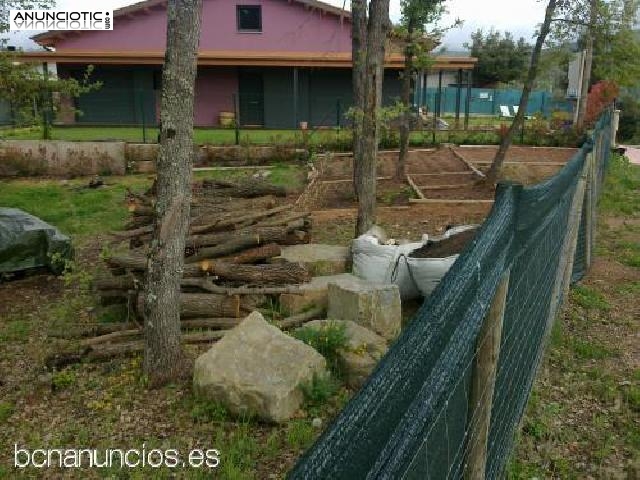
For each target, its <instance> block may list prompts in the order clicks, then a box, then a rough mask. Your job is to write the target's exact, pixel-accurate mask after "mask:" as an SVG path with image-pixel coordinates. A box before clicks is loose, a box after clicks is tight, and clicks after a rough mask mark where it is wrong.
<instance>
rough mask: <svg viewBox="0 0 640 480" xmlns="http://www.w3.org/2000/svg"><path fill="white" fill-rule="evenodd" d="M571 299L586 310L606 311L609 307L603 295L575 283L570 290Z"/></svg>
mask: <svg viewBox="0 0 640 480" xmlns="http://www.w3.org/2000/svg"><path fill="white" fill-rule="evenodd" d="M571 298H572V300H573V301H574V302H575V303H576V304H578V305H580V306H581V307H582V308H584V309H586V310H602V311H605V312H606V311H608V310H609V309H610V308H611V305H609V302H607V300H606V299H605V298H604V296H603V295H602V294H601V293H599V292H596V291H595V290H593V289H591V288H589V287H584V286H581V285H577V286H576V287H575V288H574V289H573V290H572V291H571Z"/></svg>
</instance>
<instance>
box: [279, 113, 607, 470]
mask: <svg viewBox="0 0 640 480" xmlns="http://www.w3.org/2000/svg"><path fill="white" fill-rule="evenodd" d="M610 125H611V122H610V116H609V113H607V114H605V115H603V117H602V119H601V120H600V122H598V125H597V127H596V130H595V133H594V135H593V139H592V141H590V142H588V143H587V144H585V145H584V146H583V148H582V149H581V150H580V151H579V152H578V153H577V154H576V155H575V156H574V157H573V158H572V159H571V160H570V161H569V162H568V163H567V165H566V166H565V167H564V168H563V169H562V170H561V171H560V172H559V173H558V174H557V175H556V176H554V177H553V178H551V179H549V180H548V181H546V182H544V183H541V184H538V185H535V186H533V187H522V186H520V185H513V184H501V185H499V187H498V189H497V191H496V201H495V204H494V207H493V209H492V211H491V213H490V215H489V217H488V218H487V219H486V221H485V222H484V224H483V225H482V227H481V228H480V230H479V232H478V234H477V236H476V238H475V239H474V241H473V242H472V244H471V245H469V246H468V247H467V249H466V251H465V252H463V254H462V255H460V257H459V258H458V260H457V261H456V263H455V264H454V266H453V267H452V268H451V270H450V271H449V272H448V274H447V275H446V276H445V277H444V278H443V280H442V281H441V283H440V285H439V286H438V288H437V289H436V290H435V291H434V292H433V294H432V295H431V296H430V297H429V298H428V299H427V300H426V301H425V303H424V305H423V306H422V308H421V309H420V311H419V312H418V314H417V315H416V317H415V318H414V320H413V321H412V322H411V323H410V324H409V326H408V327H407V328H406V329H405V330H404V332H403V333H402V335H401V336H400V338H399V339H398V340H397V342H396V343H395V344H394V345H393V347H392V348H391V349H390V350H389V352H388V354H387V355H386V357H385V358H384V359H383V360H382V361H381V362H380V364H379V365H378V367H377V369H376V370H375V372H374V373H373V374H372V375H371V377H370V378H369V380H368V382H367V383H366V384H365V386H364V387H363V388H362V390H361V391H360V392H359V393H358V394H357V395H356V397H354V399H353V400H352V401H351V402H349V404H348V405H347V406H346V408H345V409H344V410H343V412H342V413H341V414H340V415H339V416H338V418H337V419H336V420H335V421H334V422H333V424H332V425H331V426H330V427H329V428H328V429H327V431H325V432H324V434H323V435H322V436H321V437H320V438H319V439H318V441H317V442H316V444H315V445H314V446H313V447H312V448H311V449H310V450H309V451H307V452H306V454H305V455H304V456H303V457H302V458H301V459H300V461H299V462H298V464H297V465H296V466H295V468H294V469H293V471H292V472H291V474H290V478H292V479H349V480H353V479H358V478H372V479H373V478H375V479H429V478H431V479H444V478H462V477H463V473H464V468H465V462H466V459H467V454H468V451H469V447H470V445H472V444H473V442H474V441H475V438H470V435H471V432H472V431H474V430H473V426H474V424H475V422H477V420H478V419H477V417H476V415H474V412H473V411H470V410H469V406H468V405H469V395H470V391H469V389H470V380H471V374H472V371H473V367H474V356H475V351H476V350H475V349H476V345H477V344H478V343H479V342H481V341H483V339H479V338H478V336H479V332H480V329H481V326H482V323H483V320H484V318H485V315H486V313H487V311H488V309H489V307H490V304H491V301H492V298H493V296H494V293H495V291H496V288H497V285H498V284H499V282H500V280H501V278H502V277H503V275H504V274H505V272H506V271H507V270H510V272H511V273H510V282H509V289H508V293H507V303H506V310H505V317H504V325H503V332H502V341H501V350H500V357H499V361H498V370H497V374H496V386H495V392H494V395H493V404H492V415H491V422H490V429H489V444H488V458H487V464H486V474H487V478H499V477H500V476H501V475H502V473H503V471H504V467H505V465H506V461H507V459H508V456H509V454H510V452H511V448H512V445H513V439H514V433H515V431H516V429H517V427H518V425H519V423H520V420H521V418H522V415H523V412H524V408H525V406H526V403H527V400H528V397H529V393H530V391H531V386H532V382H533V379H534V377H535V374H536V371H537V367H538V364H539V362H540V359H541V356H542V353H543V351H544V339H545V335H546V333H547V331H548V330H547V329H548V325H547V323H548V322H547V319H548V318H549V316H550V313H551V314H553V312H554V311H555V310H554V307H555V306H556V305H552V304H551V302H552V297H553V295H552V290H553V288H554V283H555V278H556V272H557V270H558V267H559V262H560V258H561V257H560V253H561V250H562V244H563V241H564V238H565V233H566V232H567V225H568V221H569V218H570V209H571V203H572V198H573V195H574V192H575V191H576V188H577V185H578V181H579V179H580V177H581V173H582V171H583V167H584V165H585V160H586V158H587V154H588V153H589V152H591V150H592V149H593V145H594V144H596V143H597V142H601V144H600V145H601V147H602V148H600V149H599V150H598V151H599V152H601V156H602V157H601V158H598V159H596V164H597V169H596V170H597V173H596V175H595V176H596V182H594V183H595V187H594V189H595V192H594V193H596V194H597V191H598V190H599V185H600V183H601V182H602V178H603V175H604V168H605V167H606V164H607V161H608V152H609V143H608V142H609V140H608V139H609V138H610V133H611V132H610ZM585 211H586V210H585ZM581 223H582V224H583V225H581V227H580V229H579V236H580V237H581V240H580V241H579V242H578V243H579V247H580V249H581V250H579V251H577V252H576V256H575V267H574V272H573V273H574V275H573V276H574V278H579V276H580V275H582V274H583V272H584V265H585V255H584V254H585V251H584V240H583V238H582V237H584V235H585V230H584V223H585V221H584V218H583V221H582V222H581ZM483 393H484V392H483Z"/></svg>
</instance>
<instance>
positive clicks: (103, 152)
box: [0, 140, 126, 177]
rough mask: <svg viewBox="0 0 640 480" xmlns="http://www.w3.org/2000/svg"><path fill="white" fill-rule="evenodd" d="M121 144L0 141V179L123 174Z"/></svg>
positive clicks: (123, 145) (123, 150)
mask: <svg viewBox="0 0 640 480" xmlns="http://www.w3.org/2000/svg"><path fill="white" fill-rule="evenodd" d="M125 170H126V163H125V143H124V142H64V141H57V140H56V141H53V140H48V141H45V140H3V141H0V177H2V176H4V177H13V176H40V175H43V176H59V177H78V176H82V175H124V174H125Z"/></svg>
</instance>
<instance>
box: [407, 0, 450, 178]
mask: <svg viewBox="0 0 640 480" xmlns="http://www.w3.org/2000/svg"><path fill="white" fill-rule="evenodd" d="M443 3H444V0H402V1H401V2H400V6H401V9H402V18H401V21H400V25H399V28H397V29H396V33H397V36H398V37H400V39H401V40H402V43H403V44H404V70H403V72H402V95H401V101H402V106H403V115H402V118H401V124H400V154H399V155H398V164H397V167H396V173H395V177H396V179H397V180H402V179H404V177H405V173H406V172H405V170H406V167H405V166H406V160H407V154H408V152H409V136H410V134H411V115H412V112H411V106H412V101H411V97H412V88H411V80H412V78H413V76H414V74H415V71H416V69H417V68H423V67H424V66H426V65H427V64H428V63H429V60H430V57H429V52H430V51H431V50H432V49H433V47H434V46H435V41H434V40H435V37H437V36H439V35H438V33H439V32H433V34H434V35H433V38H432V37H427V26H428V25H429V24H431V23H433V22H435V21H437V20H438V19H439V18H440V17H441V16H442V14H443V13H444V5H443Z"/></svg>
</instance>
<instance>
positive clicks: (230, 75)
mask: <svg viewBox="0 0 640 480" xmlns="http://www.w3.org/2000/svg"><path fill="white" fill-rule="evenodd" d="M202 18H203V20H202V32H201V36H200V51H199V58H198V65H199V68H198V77H197V81H196V111H195V124H196V125H198V126H215V125H219V123H220V119H221V114H222V117H224V116H225V112H234V111H235V110H236V108H237V110H238V114H239V121H240V123H241V124H242V125H251V126H264V127H268V128H296V127H297V126H298V125H299V123H300V122H307V123H308V124H309V125H310V126H324V125H336V124H337V123H339V122H341V121H342V115H343V113H344V112H345V111H346V110H347V109H348V108H349V106H350V104H351V21H350V12H348V11H346V10H342V9H340V8H337V7H334V6H332V5H329V4H326V3H323V2H320V1H317V0H204V1H203V17H202ZM113 27H114V28H113V30H112V31H77V32H59V31H50V32H46V33H42V34H39V35H36V36H35V37H34V40H35V41H37V42H38V43H39V44H40V45H43V46H46V47H49V48H51V47H52V48H53V49H55V51H50V52H29V53H25V54H24V55H23V56H24V57H25V58H27V59H29V60H32V61H39V62H51V63H55V64H56V66H57V71H58V75H60V76H77V75H81V74H82V73H83V72H84V71H85V69H86V66H87V65H93V66H94V67H95V69H94V73H93V76H92V79H94V80H100V81H102V83H103V86H102V88H101V89H100V90H98V91H96V92H92V93H89V94H86V95H83V96H82V97H81V98H79V99H77V103H78V105H77V107H78V108H79V110H81V111H82V112H83V114H82V115H81V116H77V117H76V118H70V119H67V120H68V121H75V122H79V123H92V124H118V125H121V124H139V123H142V122H144V123H147V124H149V123H155V122H156V121H157V115H158V98H159V89H160V83H161V77H162V76H161V69H162V63H163V60H164V50H165V41H166V0H147V1H143V2H140V3H136V4H134V5H130V6H127V7H124V8H121V9H119V10H117V11H115V12H114V21H113ZM402 62H403V59H402V56H401V55H398V54H393V53H391V54H389V55H388V58H387V61H386V68H387V70H386V73H385V92H384V94H385V100H386V101H387V102H391V101H392V100H393V99H394V98H395V97H398V96H399V88H400V80H399V74H398V71H399V70H400V69H401V67H402ZM473 65H474V59H470V58H465V57H450V58H449V57H441V58H439V59H438V62H437V64H436V65H435V69H439V70H449V71H460V70H468V69H470V68H473ZM236 99H237V100H236ZM236 102H237V105H236Z"/></svg>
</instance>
